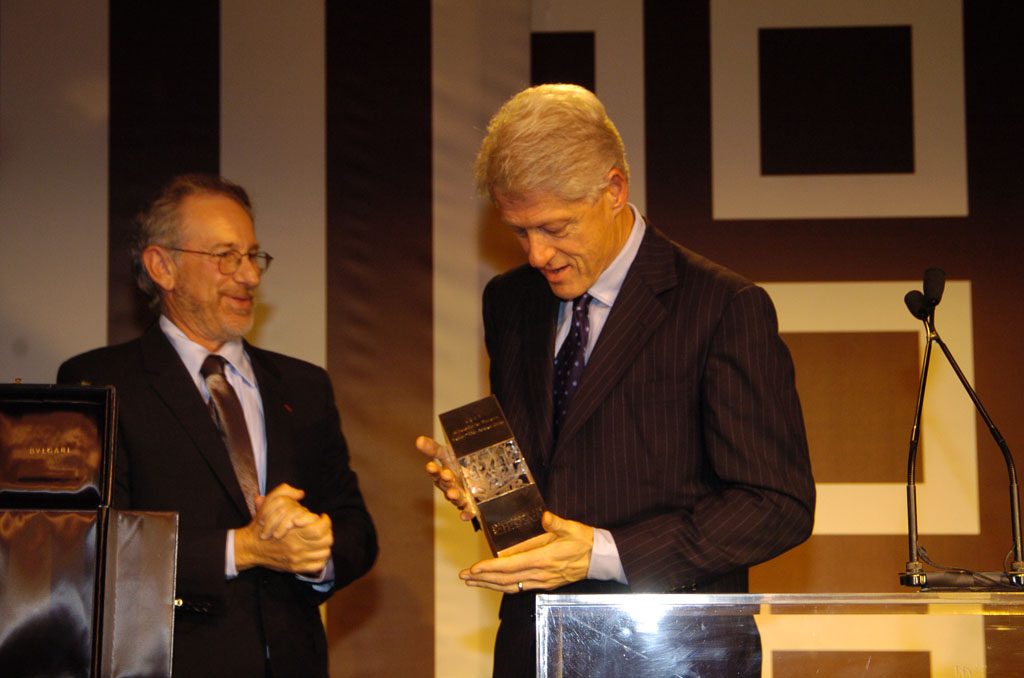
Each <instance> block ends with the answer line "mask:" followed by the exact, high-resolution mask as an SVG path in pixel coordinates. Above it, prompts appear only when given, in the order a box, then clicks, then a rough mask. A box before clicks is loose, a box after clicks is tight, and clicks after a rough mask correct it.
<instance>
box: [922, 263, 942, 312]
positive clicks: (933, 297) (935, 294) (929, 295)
mask: <svg viewBox="0 0 1024 678" xmlns="http://www.w3.org/2000/svg"><path fill="white" fill-rule="evenodd" d="M945 289H946V272H945V271H943V270H942V269H941V268H929V269H928V270H927V271H925V272H924V298H925V299H926V300H927V301H928V305H929V306H931V307H932V308H933V309H934V308H935V307H936V306H938V305H939V302H940V301H942V292H943V291H944V290H945Z"/></svg>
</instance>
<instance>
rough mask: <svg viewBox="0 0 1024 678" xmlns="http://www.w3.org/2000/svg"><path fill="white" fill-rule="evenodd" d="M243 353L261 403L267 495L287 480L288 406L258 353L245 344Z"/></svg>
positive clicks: (270, 369)
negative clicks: (264, 436) (254, 376)
mask: <svg viewBox="0 0 1024 678" xmlns="http://www.w3.org/2000/svg"><path fill="white" fill-rule="evenodd" d="M245 349H246V351H247V352H248V353H249V357H250V358H251V359H252V367H253V371H254V372H255V374H256V385H257V386H258V387H259V391H260V399H261V400H262V401H263V424H264V427H265V430H266V433H267V487H266V491H267V492H269V491H270V490H272V489H273V488H275V487H277V486H278V485H280V484H281V483H282V482H284V480H285V479H286V478H288V470H287V468H286V465H287V462H288V460H289V459H291V458H292V454H291V440H292V437H291V433H290V431H291V427H290V424H289V421H288V413H289V411H290V408H291V407H292V406H291V404H290V403H287V402H285V400H284V399H283V396H282V387H281V377H280V374H279V373H278V372H277V370H276V369H274V367H273V365H271V364H270V362H269V361H267V360H266V357H265V356H264V355H263V353H262V351H260V350H259V349H258V348H254V347H253V346H250V345H249V344H248V342H247V343H246V345H245Z"/></svg>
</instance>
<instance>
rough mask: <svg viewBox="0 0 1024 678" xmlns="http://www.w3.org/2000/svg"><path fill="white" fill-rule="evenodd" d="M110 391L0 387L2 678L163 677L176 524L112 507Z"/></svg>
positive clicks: (167, 668)
mask: <svg viewBox="0 0 1024 678" xmlns="http://www.w3.org/2000/svg"><path fill="white" fill-rule="evenodd" d="M116 421H117V406H116V398H115V394H114V390H113V389H112V388H109V387H107V388H96V387H85V386H49V385H22V384H0V674H3V675H4V676H11V677H14V676H26V677H27V676H61V677H65V676H75V677H77V676H140V677H141V676H146V677H153V678H156V677H158V676H169V675H170V672H171V652H172V638H173V629H174V574H175V564H176V562H177V514H175V513H155V512H141V511H122V510H116V509H113V508H111V507H110V497H111V481H112V476H113V454H114V449H115V434H116V428H117V426H116Z"/></svg>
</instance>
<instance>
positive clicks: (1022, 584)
mask: <svg viewBox="0 0 1024 678" xmlns="http://www.w3.org/2000/svg"><path fill="white" fill-rule="evenodd" d="M945 287H946V273H945V272H944V271H943V270H942V269H940V268H929V269H928V270H927V271H925V272H924V285H923V289H924V291H923V292H919V291H917V290H911V291H910V292H907V294H906V296H904V297H903V301H904V303H905V304H906V305H907V310H909V311H910V314H911V315H913V316H914V317H915V318H917V319H918V320H920V321H922V322H923V323H924V326H925V333H926V341H925V347H924V360H923V361H922V365H921V382H920V386H919V387H918V392H917V407H916V409H915V412H914V424H913V427H912V429H911V433H910V449H909V452H908V454H907V538H908V542H909V551H910V558H909V560H908V561H907V567H906V570H905V571H904V572H902V573H900V584H902V585H903V586H917V587H921V588H922V589H927V590H943V589H944V590H972V591H1005V590H1012V591H1020V590H1022V589H1024V551H1022V546H1021V525H1020V497H1019V493H1018V490H1017V471H1016V469H1015V468H1014V464H1013V455H1012V454H1011V453H1010V448H1009V447H1008V446H1007V444H1006V441H1005V440H1004V439H1003V436H1002V434H1001V433H1000V432H999V429H997V428H996V425H995V424H994V423H993V422H992V418H991V417H989V415H988V412H987V411H986V410H985V406H984V405H982V404H981V400H979V399H978V394H977V393H975V391H974V389H973V388H972V387H971V384H970V383H969V382H968V381H967V377H965V376H964V373H963V371H961V369H960V366H959V365H958V364H957V362H956V360H955V359H954V358H953V354H952V353H951V352H950V350H949V348H948V347H947V346H946V343H945V342H944V341H942V337H940V336H939V333H938V331H937V330H936V329H935V308H936V307H937V306H938V305H939V303H940V302H941V301H942V293H943V292H944V291H945ZM932 344H937V345H938V347H939V348H940V349H941V350H942V353H943V355H945V356H946V360H947V361H948V362H949V364H950V366H951V367H952V368H953V372H955V373H956V376H957V379H959V380H960V384H961V385H962V386H963V387H964V390H966V391H967V395H968V396H970V398H971V401H972V402H973V403H974V407H975V409H976V410H977V411H978V414H980V415H981V418H982V419H983V420H984V421H985V425H986V426H988V430H989V433H991V435H992V438H993V439H994V440H995V442H996V445H998V446H999V449H1000V451H1001V452H1002V453H1003V459H1004V460H1005V462H1006V471H1007V475H1008V476H1009V480H1010V528H1011V532H1012V537H1013V551H1012V557H1013V560H1012V562H1011V563H1010V567H1009V569H1007V568H1005V567H1004V569H1003V571H1000V572H972V571H970V570H965V569H961V568H946V569H944V570H942V571H939V572H925V570H924V566H923V565H922V562H925V563H928V564H929V565H932V566H934V567H938V566H936V565H935V564H934V563H932V562H931V561H930V560H928V556H927V552H926V551H925V549H924V547H921V546H919V545H918V533H917V486H916V478H915V476H916V462H917V449H918V442H919V440H920V433H921V412H922V410H923V407H924V393H925V387H926V386H927V380H928V365H929V363H930V361H931V355H932Z"/></svg>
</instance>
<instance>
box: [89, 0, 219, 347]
mask: <svg viewBox="0 0 1024 678" xmlns="http://www.w3.org/2000/svg"><path fill="white" fill-rule="evenodd" d="M109 162H110V182H109V200H110V238H109V247H110V249H109V257H110V258H109V260H108V270H109V276H108V280H107V283H108V319H107V323H108V324H107V341H108V342H109V343H111V344H116V343H119V342H122V341H128V340H129V339H133V338H135V337H137V336H138V335H139V334H140V333H141V332H142V330H143V329H144V328H145V327H146V326H147V325H149V323H150V322H151V321H152V318H153V316H152V315H151V313H150V312H149V310H148V309H147V307H146V301H145V299H144V298H143V296H142V293H141V292H139V291H138V289H137V288H136V287H135V280H134V278H133V276H132V271H131V257H130V256H129V254H128V242H129V237H130V235H131V232H132V229H133V222H134V218H135V215H136V214H137V213H138V212H139V210H141V209H142V208H143V207H145V205H146V204H147V203H148V202H149V201H150V200H151V199H152V198H153V196H154V195H155V193H156V191H157V190H158V189H159V188H160V186H162V185H163V184H164V183H165V182H167V181H168V180H169V179H170V178H171V177H173V176H175V175H176V174H181V173H182V172H214V173H216V172H217V171H219V167H220V7H219V3H210V2H197V1H195V0H189V1H186V2H175V3H148V2H144V3H143V2H129V1H125V0H114V1H113V2H111V3H110V161H109Z"/></svg>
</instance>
